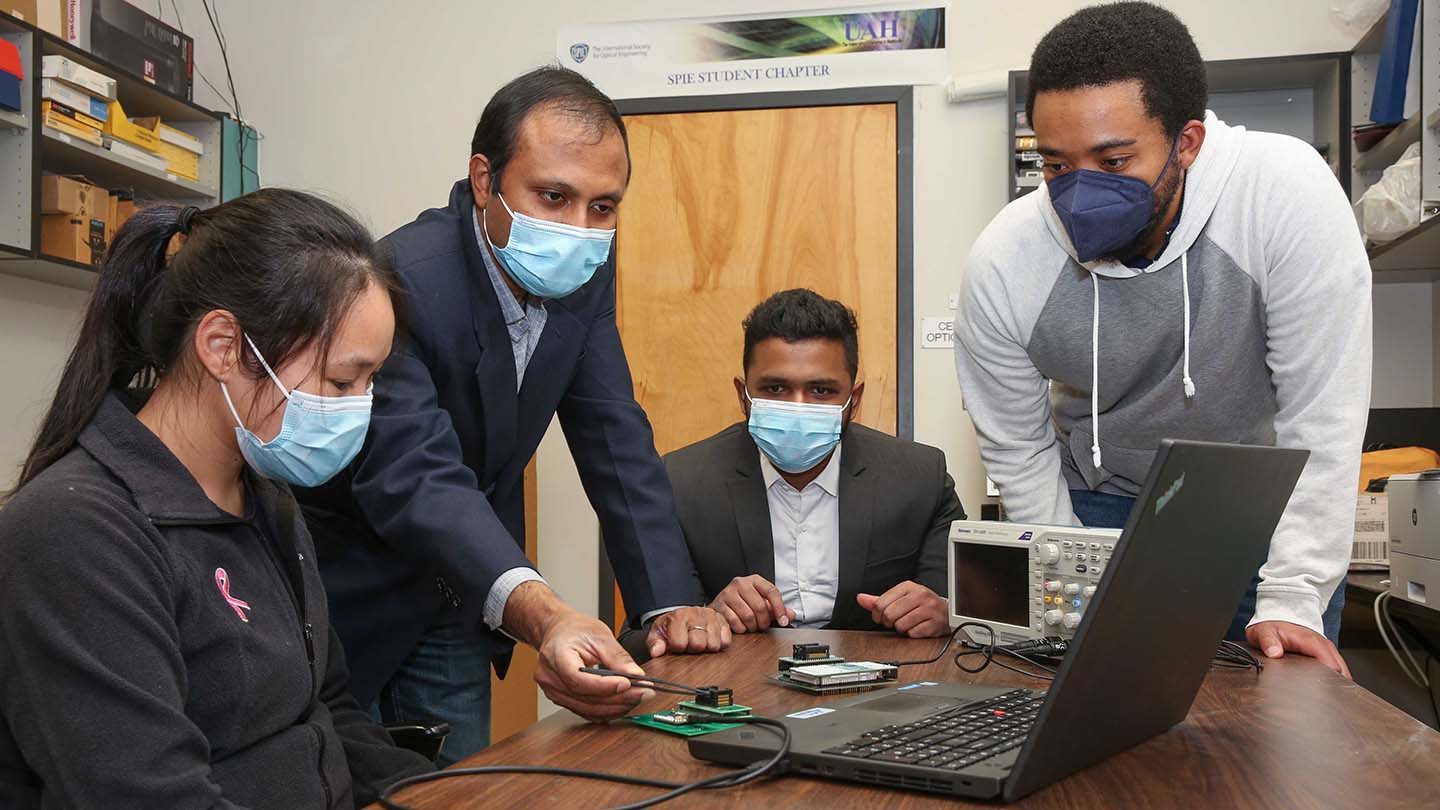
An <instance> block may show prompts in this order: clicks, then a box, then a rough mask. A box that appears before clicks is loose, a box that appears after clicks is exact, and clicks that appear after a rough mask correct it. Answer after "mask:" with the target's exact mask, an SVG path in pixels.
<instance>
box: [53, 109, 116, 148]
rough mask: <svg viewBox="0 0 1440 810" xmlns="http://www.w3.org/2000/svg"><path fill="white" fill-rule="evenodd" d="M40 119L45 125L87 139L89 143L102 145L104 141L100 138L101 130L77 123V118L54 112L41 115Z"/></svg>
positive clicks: (71, 135) (83, 139)
mask: <svg viewBox="0 0 1440 810" xmlns="http://www.w3.org/2000/svg"><path fill="white" fill-rule="evenodd" d="M40 120H41V121H42V122H44V124H45V126H47V127H50V128H51V129H53V130H56V131H57V132H62V133H64V134H66V135H69V136H70V137H72V138H79V139H80V140H82V141H85V142H86V143H89V144H94V145H95V146H100V145H101V143H102V141H101V139H100V130H98V129H95V128H93V127H87V126H84V125H82V124H77V123H75V119H73V118H66V117H65V116H63V115H59V114H57V113H54V112H52V113H49V114H47V115H44V116H43V117H41V119H40Z"/></svg>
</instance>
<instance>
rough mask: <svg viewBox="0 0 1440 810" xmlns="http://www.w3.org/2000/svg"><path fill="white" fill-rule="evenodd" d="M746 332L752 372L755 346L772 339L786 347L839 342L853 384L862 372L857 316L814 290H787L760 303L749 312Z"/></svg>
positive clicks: (747, 356)
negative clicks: (816, 340)
mask: <svg viewBox="0 0 1440 810" xmlns="http://www.w3.org/2000/svg"><path fill="white" fill-rule="evenodd" d="M743 327H744V329H745V359H744V367H745V370H746V371H747V372H748V371H749V370H750V361H751V359H752V358H753V357H754V356H755V344H757V343H759V342H760V341H762V340H767V339H769V338H776V337H778V338H780V339H781V340H784V341H785V342H786V343H796V342H798V341H801V340H815V339H823V340H838V341H840V345H842V346H844V347H845V367H846V370H848V371H849V372H850V379H851V381H854V379H855V377H856V375H857V374H858V373H859V371H860V339H859V337H858V336H857V333H858V332H859V326H858V325H857V324H856V322H855V313H854V312H853V311H852V310H851V309H850V308H849V307H847V306H845V305H844V304H842V303H840V302H839V301H832V300H830V299H828V298H825V297H824V296H821V295H820V294H818V293H816V292H815V291H814V290H806V289H796V290H784V291H782V292H777V293H775V294H774V295H772V296H770V297H769V298H766V299H765V300H764V301H761V302H760V304H759V305H758V306H756V307H755V308H754V309H752V310H750V314H749V315H747V316H746V317H745V322H744V324H743Z"/></svg>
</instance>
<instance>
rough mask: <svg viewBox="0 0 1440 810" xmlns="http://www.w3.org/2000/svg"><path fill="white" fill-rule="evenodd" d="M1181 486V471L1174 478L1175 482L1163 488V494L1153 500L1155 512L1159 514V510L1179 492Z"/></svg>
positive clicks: (1182, 480)
mask: <svg viewBox="0 0 1440 810" xmlns="http://www.w3.org/2000/svg"><path fill="white" fill-rule="evenodd" d="M1183 486H1185V474H1184V473H1181V474H1180V477H1179V478H1176V479H1175V483H1173V484H1171V485H1170V488H1169V489H1167V490H1165V494H1164V495H1161V496H1160V499H1159V500H1157V501H1155V514H1157V515H1158V514H1160V510H1161V509H1164V508H1165V507H1166V506H1167V505H1168V504H1169V503H1170V501H1171V500H1172V499H1173V498H1174V497H1175V496H1176V495H1178V494H1180V488H1181V487H1183Z"/></svg>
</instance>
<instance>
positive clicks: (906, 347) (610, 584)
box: [598, 85, 915, 627]
mask: <svg viewBox="0 0 1440 810" xmlns="http://www.w3.org/2000/svg"><path fill="white" fill-rule="evenodd" d="M914 97H915V94H914V88H912V87H910V86H908V85H891V86H884V87H848V88H842V89H838V90H799V91H786V92H778V93H734V94H723V95H705V96H661V97H656V98H632V99H615V106H616V107H617V108H619V110H620V114H621V115H663V114H673V113H698V112H734V111H737V110H771V109H784V108H791V107H849V106H856V105H863V104H894V105H895V400H896V401H895V434H896V435H897V436H899V437H901V438H904V439H913V438H914V436H915V115H914V103H915V102H914ZM617 251H618V247H617ZM599 578H600V583H599V584H600V589H599V605H598V608H599V611H598V612H599V614H600V616H599V618H600V620H601V621H603V622H605V623H606V624H608V625H610V626H611V627H615V626H616V623H615V620H616V616H615V572H614V570H613V569H612V568H611V567H610V560H609V557H608V555H606V553H605V544H604V542H603V541H602V542H601V543H600V571H599Z"/></svg>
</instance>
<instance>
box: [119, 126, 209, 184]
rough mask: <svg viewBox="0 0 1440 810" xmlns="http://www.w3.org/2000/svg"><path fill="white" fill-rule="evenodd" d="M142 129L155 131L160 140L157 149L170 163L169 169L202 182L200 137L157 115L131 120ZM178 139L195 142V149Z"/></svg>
mask: <svg viewBox="0 0 1440 810" xmlns="http://www.w3.org/2000/svg"><path fill="white" fill-rule="evenodd" d="M130 123H132V124H134V125H135V126H137V127H140V128H141V129H144V130H147V131H149V132H153V133H155V137H157V138H159V140H160V142H159V144H158V145H157V146H156V147H155V151H157V152H159V153H160V157H163V158H165V161H166V163H168V164H169V166H168V167H167V170H168V171H169V172H170V173H171V174H174V175H177V176H179V177H184V178H185V179H187V180H193V181H195V182H196V183H198V182H200V153H199V150H200V149H202V147H201V146H200V139H199V138H196V137H195V136H194V135H191V134H190V133H188V132H185V131H184V130H179V129H176V128H174V127H172V126H170V125H169V124H166V123H165V122H163V121H161V120H160V119H159V117H157V116H149V117H137V118H134V119H132V120H131V121H130ZM176 141H181V142H184V143H187V144H193V145H194V147H195V148H194V149H187V148H186V147H184V146H180V145H179V144H177V143H176Z"/></svg>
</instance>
